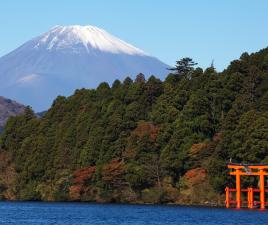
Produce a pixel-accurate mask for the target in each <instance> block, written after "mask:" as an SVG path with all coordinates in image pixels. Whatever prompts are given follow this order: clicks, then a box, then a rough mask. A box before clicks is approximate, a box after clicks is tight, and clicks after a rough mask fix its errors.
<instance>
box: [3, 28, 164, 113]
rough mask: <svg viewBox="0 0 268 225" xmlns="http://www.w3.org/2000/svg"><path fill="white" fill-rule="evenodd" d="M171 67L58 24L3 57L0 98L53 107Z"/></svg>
mask: <svg viewBox="0 0 268 225" xmlns="http://www.w3.org/2000/svg"><path fill="white" fill-rule="evenodd" d="M167 67H168V66H167V65H166V64H164V63H162V62H161V61H159V60H158V59H156V58H154V57H151V56H149V55H147V54H146V53H144V52H143V51H142V50H140V49H138V48H136V47H134V46H132V45H130V44H128V43H126V42H124V41H122V40H120V39H118V38H116V37H114V36H112V35H110V34H109V33H107V32H106V31H104V30H102V29H99V28H97V27H93V26H78V25H75V26H56V27H54V28H52V29H51V30H50V31H48V32H46V33H44V34H43V35H41V36H39V37H36V38H34V39H33V40H31V41H28V42H27V43H25V44H24V45H22V46H21V47H19V48H17V49H16V50H14V51H13V52H11V53H9V54H7V55H5V56H3V57H2V58H0V95H5V96H7V97H9V98H12V99H15V100H18V101H19V102H22V103H24V104H27V105H31V106H32V107H33V108H34V109H35V110H36V111H43V110H46V109H48V107H49V106H50V104H51V103H52V100H53V99H54V98H55V97H56V96H58V95H70V94H72V93H73V92H74V90H75V89H78V88H94V87H96V86H97V85H98V84H99V83H100V82H103V81H106V82H109V83H111V82H112V81H114V80H115V79H120V80H122V79H124V78H125V77H126V76H127V75H129V76H135V75H136V74H138V73H140V72H142V73H143V74H145V75H152V74H155V75H158V76H160V77H163V75H165V74H166V73H167V70H166V68H167Z"/></svg>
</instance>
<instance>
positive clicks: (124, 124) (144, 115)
mask: <svg viewBox="0 0 268 225" xmlns="http://www.w3.org/2000/svg"><path fill="white" fill-rule="evenodd" d="M171 72H172V73H171V74H170V75H168V76H167V77H166V79H165V81H160V80H159V79H157V78H155V77H154V76H151V77H150V78H148V79H147V80H145V78H144V76H143V75H142V74H139V75H138V76H137V78H136V80H134V81H132V80H131V79H130V78H126V79H125V80H124V81H123V82H122V83H121V82H120V81H118V80H116V81H115V82H114V83H113V85H112V86H111V87H110V86H109V85H108V84H107V83H101V84H100V85H99V86H98V88H97V89H96V90H86V89H81V90H77V91H76V92H75V93H74V95H72V96H71V97H68V98H66V97H62V96H59V97H58V98H57V99H56V100H55V101H54V103H53V106H52V107H51V109H49V111H48V112H47V113H46V114H45V115H44V116H43V117H42V118H37V117H36V116H35V115H34V113H33V112H32V110H31V109H30V108H27V109H26V112H25V114H24V115H21V116H17V117H12V118H10V119H9V121H8V123H7V125H6V127H5V130H4V132H3V134H2V136H1V143H0V144H1V154H0V157H1V160H0V193H1V197H2V198H3V199H23V200H81V201H97V202H131V203H144V202H146V203H184V204H219V203H220V202H222V203H223V201H222V199H221V194H222V192H223V191H224V187H225V183H226V181H227V179H226V169H225V167H226V162H227V161H229V160H230V159H232V161H233V162H235V161H236V162H258V163H261V162H267V163H268V49H263V50H261V51H259V52H258V53H255V54H251V55H249V54H247V53H244V54H242V56H241V57H240V59H239V60H235V61H233V62H231V64H230V66H229V67H228V68H227V69H226V70H224V71H223V72H222V73H218V72H217V71H216V70H215V68H214V67H213V65H211V67H210V68H207V69H206V70H204V71H203V70H202V69H201V68H198V67H196V65H195V63H193V61H191V59H189V58H184V59H182V60H180V61H178V62H177V65H176V67H175V68H174V70H172V71H171ZM7 178H8V179H7Z"/></svg>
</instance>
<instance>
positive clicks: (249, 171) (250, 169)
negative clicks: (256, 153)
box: [225, 163, 268, 209]
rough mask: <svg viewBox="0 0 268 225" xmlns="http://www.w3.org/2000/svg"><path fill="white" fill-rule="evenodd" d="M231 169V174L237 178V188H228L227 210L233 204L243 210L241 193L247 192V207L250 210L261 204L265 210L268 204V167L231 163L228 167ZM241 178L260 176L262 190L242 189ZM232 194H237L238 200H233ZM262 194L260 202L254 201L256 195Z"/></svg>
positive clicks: (226, 189)
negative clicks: (266, 186) (266, 194)
mask: <svg viewBox="0 0 268 225" xmlns="http://www.w3.org/2000/svg"><path fill="white" fill-rule="evenodd" d="M227 167H228V169H230V171H229V174H230V175H233V176H235V177H236V188H235V189H233V188H229V187H226V188H225V191H226V200H225V203H226V208H229V207H231V204H232V203H235V205H236V208H238V209H240V208H241V206H242V205H241V203H242V202H241V192H247V206H248V208H254V203H256V204H259V205H260V208H261V209H265V206H266V205H268V202H265V193H266V192H268V189H265V176H268V165H267V164H266V165H265V164H238V163H229V164H228V165H227ZM241 176H258V177H259V186H260V189H256V188H252V187H249V188H247V189H241V180H240V178H241ZM231 192H235V193H236V200H235V201H232V200H231ZM255 192H259V193H260V200H259V201H254V193H255Z"/></svg>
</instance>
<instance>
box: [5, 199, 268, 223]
mask: <svg viewBox="0 0 268 225" xmlns="http://www.w3.org/2000/svg"><path fill="white" fill-rule="evenodd" d="M0 224H1V225H9V224H11V225H13V224H15V225H24V224H25V225H26V224H27V225H31V224H42V225H50V224H51V225H52V224H53V225H85V224H90V225H104V224H105V225H121V224H122V225H128V224H135V225H143V224H146V225H150V224H152V225H158V224H159V225H165V224H168V225H173V224H179V225H196V224H200V225H211V224H213V225H214V224H215V225H247V224H249V225H255V224H256V225H265V224H268V211H258V210H230V209H229V210H227V209H221V208H202V207H180V206H152V205H116V204H107V205H101V204H86V203H42V202H41V203H40V202H0Z"/></svg>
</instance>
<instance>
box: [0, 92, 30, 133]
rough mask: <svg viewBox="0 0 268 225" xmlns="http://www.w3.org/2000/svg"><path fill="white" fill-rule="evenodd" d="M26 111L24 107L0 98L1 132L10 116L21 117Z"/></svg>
mask: <svg viewBox="0 0 268 225" xmlns="http://www.w3.org/2000/svg"><path fill="white" fill-rule="evenodd" d="M24 110H25V106H24V105H22V104H19V103H17V102H16V101H13V100H10V99H7V98H4V97H2V96H0V132H1V131H2V129H3V127H4V125H5V123H6V121H7V120H8V118H9V117H10V116H17V115H20V114H22V113H23V112H24Z"/></svg>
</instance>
